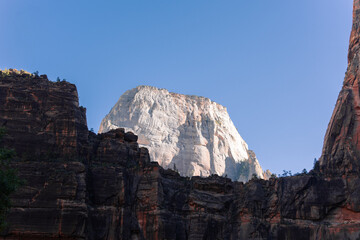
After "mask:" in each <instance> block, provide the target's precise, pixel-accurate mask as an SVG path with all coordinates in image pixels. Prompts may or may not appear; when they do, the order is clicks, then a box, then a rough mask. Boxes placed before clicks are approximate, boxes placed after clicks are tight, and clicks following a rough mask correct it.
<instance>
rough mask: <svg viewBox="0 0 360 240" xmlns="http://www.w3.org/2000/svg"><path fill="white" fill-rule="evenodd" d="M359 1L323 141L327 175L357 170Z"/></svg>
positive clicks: (359, 141)
mask: <svg viewBox="0 0 360 240" xmlns="http://www.w3.org/2000/svg"><path fill="white" fill-rule="evenodd" d="M359 67H360V1H359V0H354V10H353V26H352V31H351V36H350V46H349V54H348V68H347V72H346V75H345V79H344V83H343V87H342V90H341V92H340V94H339V97H338V100H337V102H336V106H335V109H334V112H333V115H332V117H331V120H330V123H329V126H328V129H327V132H326V135H325V140H324V147H323V151H322V157H321V158H320V170H321V172H322V173H324V174H326V175H330V176H331V175H337V176H339V175H351V174H355V175H358V174H359V173H360V89H359V81H360V69H359Z"/></svg>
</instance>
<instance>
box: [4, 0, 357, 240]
mask: <svg viewBox="0 0 360 240" xmlns="http://www.w3.org/2000/svg"><path fill="white" fill-rule="evenodd" d="M359 17H360V0H355V1H354V26H353V31H352V34H351V39H350V50H349V66H348V71H347V73H346V77H345V81H344V86H343V89H342V90H341V92H340V95H339V99H338V102H337V104H336V107H335V110H334V114H333V116H332V118H331V121H330V124H329V128H328V131H327V133H326V136H325V141H324V148H323V155H322V157H321V159H320V163H319V164H317V166H316V168H315V169H314V170H312V171H311V172H310V173H309V174H300V175H297V176H292V177H286V178H274V177H272V178H270V179H269V180H267V181H266V180H263V179H252V180H250V181H249V182H247V183H245V184H244V183H242V182H232V181H231V180H230V179H229V178H224V177H219V176H217V175H211V176H210V177H207V178H202V177H192V178H189V177H181V176H180V175H179V173H177V172H175V171H173V170H170V169H167V170H165V169H163V168H162V167H161V166H159V164H158V163H157V162H150V156H149V153H148V151H147V149H145V148H139V145H138V143H137V140H138V138H137V136H136V135H134V134H133V133H131V132H125V130H124V129H115V130H111V131H109V132H107V133H103V134H99V135H96V134H94V133H91V132H89V131H88V130H87V128H86V118H85V114H84V111H83V110H82V109H81V108H80V107H79V106H78V99H77V93H76V89H75V88H74V86H73V85H72V84H69V83H65V82H64V83H51V82H48V81H47V80H46V78H45V76H43V77H40V78H38V77H35V76H32V75H28V74H25V73H23V72H18V71H11V72H10V73H8V72H6V74H3V72H0V73H1V74H0V93H1V95H0V100H1V105H0V111H1V114H0V123H1V124H2V126H6V128H7V129H8V136H7V137H6V138H5V139H4V141H2V142H1V143H0V144H1V146H8V147H12V148H15V149H16V150H17V151H18V154H19V158H17V159H14V161H13V162H12V165H13V167H15V168H17V169H18V173H19V175H20V177H21V178H23V179H25V180H26V183H25V184H24V185H23V186H22V187H21V188H20V189H19V190H18V191H17V192H16V193H15V194H13V195H12V196H11V199H12V203H13V206H12V208H11V211H10V213H9V215H8V218H7V220H8V223H9V227H8V228H7V229H5V231H3V232H2V233H0V239H1V240H15V239H27V240H35V239H68V240H70V239H88V240H97V239H104V240H105V239H106V240H112V239H124V240H125V239H126V240H127V239H140V240H145V239H154V240H155V239H179V240H186V239H191V240H204V239H207V240H215V239H226V240H228V239H229V240H233V239H295V240H301V239H354V240H355V239H359V238H360V175H359V165H360V164H359V159H360V155H359V143H358V134H359V130H358V129H359V119H358V117H359V116H360V114H359V111H360V110H359V109H360V108H359V101H358V99H359V89H358V79H359V76H360V75H359V72H358V71H359V70H358V61H359V60H358V58H359V54H360V53H359V51H360V48H359V45H358V44H359V42H358V36H359V31H358V29H359V28H358V27H359V26H360V25H359V21H360V19H359ZM35 80H36V81H35ZM56 84H61V85H59V86H61V87H59V86H58V85H56ZM44 89H46V91H45V90H44ZM49 93H51V94H49ZM54 116H58V118H56V117H54ZM195 129H196V128H195ZM24 137H25V138H24ZM47 148H50V149H51V150H52V151H53V152H54V153H55V154H52V155H46V154H48V153H47ZM25 153H26V154H27V155H26V156H25ZM249 155H250V160H251V161H255V159H256V158H255V156H254V155H253V154H252V153H251V152H249ZM79 160H81V161H79Z"/></svg>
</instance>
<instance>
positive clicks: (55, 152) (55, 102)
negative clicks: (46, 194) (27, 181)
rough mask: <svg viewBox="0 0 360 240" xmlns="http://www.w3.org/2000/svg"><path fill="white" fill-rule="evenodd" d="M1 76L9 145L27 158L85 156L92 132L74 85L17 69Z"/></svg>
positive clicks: (1, 112) (1, 111)
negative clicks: (89, 135) (89, 129)
mask: <svg viewBox="0 0 360 240" xmlns="http://www.w3.org/2000/svg"><path fill="white" fill-rule="evenodd" d="M0 75H1V76H0V78H1V81H0V127H5V128H6V131H7V133H8V134H7V135H6V136H5V138H6V139H5V140H6V141H4V143H6V145H8V146H9V147H11V148H15V150H16V151H17V153H18V154H20V155H21V157H22V158H23V159H27V160H31V159H29V158H30V157H32V158H36V159H38V158H48V157H53V158H54V157H57V156H60V155H61V156H63V157H67V158H69V157H72V158H74V157H76V156H79V155H83V153H84V151H85V149H84V148H85V146H84V145H86V144H87V139H88V132H89V131H88V129H87V123H86V110H85V108H83V107H80V106H79V99H78V93H77V90H76V86H75V85H74V84H71V83H68V82H65V81H63V82H56V83H54V82H51V81H49V80H48V79H47V77H46V75H41V76H35V75H32V74H29V73H26V72H24V71H21V72H20V71H17V70H10V71H7V72H6V73H5V71H1V72H0Z"/></svg>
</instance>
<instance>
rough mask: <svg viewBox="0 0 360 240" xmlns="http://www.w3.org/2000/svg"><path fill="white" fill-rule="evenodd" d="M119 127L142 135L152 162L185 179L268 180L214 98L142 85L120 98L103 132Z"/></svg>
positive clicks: (228, 117)
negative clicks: (253, 178)
mask: <svg viewBox="0 0 360 240" xmlns="http://www.w3.org/2000/svg"><path fill="white" fill-rule="evenodd" d="M118 127H124V128H125V129H126V130H127V131H133V132H134V133H135V134H137V135H138V136H139V144H141V145H142V146H145V147H147V148H148V149H149V152H150V155H151V159H152V160H153V161H157V162H159V164H160V165H161V166H163V167H165V168H174V169H176V170H178V171H179V172H180V174H182V175H184V176H209V175H211V174H218V175H221V176H222V175H223V176H228V177H230V178H231V179H233V180H240V181H247V180H249V179H250V178H251V177H252V175H253V174H255V175H257V176H258V177H260V178H264V174H263V170H262V169H261V167H260V164H259V162H258V160H257V158H256V156H255V154H254V153H252V152H250V151H249V149H248V145H247V144H246V142H245V141H244V140H243V139H242V137H241V136H240V134H239V133H238V131H237V129H236V128H235V126H234V124H233V122H232V121H231V119H230V116H229V114H228V113H227V110H226V108H225V107H224V106H222V105H220V104H218V103H216V102H214V101H211V100H210V99H209V98H205V97H200V96H195V95H183V94H178V93H172V92H169V91H168V90H166V89H160V88H156V87H151V86H138V87H136V88H134V89H131V90H128V91H126V92H125V93H124V94H123V95H122V96H121V97H120V99H119V100H118V102H117V103H116V104H115V106H114V107H113V108H112V109H111V111H110V113H109V114H108V115H107V116H106V117H105V118H104V119H103V120H102V122H101V125H100V129H99V132H100V133H102V132H106V131H109V130H110V129H115V128H118Z"/></svg>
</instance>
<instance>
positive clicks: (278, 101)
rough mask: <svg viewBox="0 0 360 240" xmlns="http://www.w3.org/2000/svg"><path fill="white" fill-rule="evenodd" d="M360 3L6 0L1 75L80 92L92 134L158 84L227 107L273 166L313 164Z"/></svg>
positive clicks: (0, 23)
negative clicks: (16, 74)
mask: <svg viewBox="0 0 360 240" xmlns="http://www.w3.org/2000/svg"><path fill="white" fill-rule="evenodd" d="M351 18H352V0H301V1H291V0H273V1H269V0H221V1H220V0H216V1H215V0H166V1H165V0H162V1H160V0H126V1H121V0H116V1H110V0H109V1H100V0H99V1H89V0H86V1H85V0H84V1H82V0H58V1H55V0H31V1H30V0H0V29H1V35H0V36H1V37H0V68H1V69H4V68H17V69H24V70H27V71H30V72H34V71H39V72H40V74H47V75H48V77H49V78H50V79H52V80H56V77H58V76H59V77H60V78H65V79H66V80H67V81H69V82H72V83H75V84H76V85H77V88H78V91H79V96H80V104H81V105H83V106H84V107H86V108H87V119H88V125H89V128H94V129H95V130H96V131H97V129H98V128H99V124H100V121H101V120H102V118H103V117H104V116H105V115H106V114H107V113H108V112H109V111H110V109H111V107H112V106H113V105H114V104H115V103H116V101H117V100H118V98H119V97H120V95H121V94H122V93H124V92H125V91H126V90H128V89H131V88H134V87H136V86H138V85H152V86H155V87H160V88H166V89H168V90H169V91H172V92H177V93H183V94H193V95H200V96H204V97H208V98H210V99H211V100H213V101H215V102H218V103H220V104H222V105H224V106H226V107H227V109H228V112H229V114H230V117H231V118H232V120H233V122H234V124H235V126H236V127H237V129H238V130H239V132H240V135H241V136H242V137H243V138H244V139H245V141H246V142H247V143H248V145H249V148H250V149H252V150H254V151H255V153H256V154H257V157H258V159H259V161H260V164H261V165H262V167H263V168H264V169H270V170H271V171H272V172H275V173H281V172H282V170H283V169H286V170H292V171H293V172H297V171H301V170H302V169H303V168H307V169H311V168H312V165H313V160H314V158H319V156H320V154H321V149H322V144H323V138H324V135H325V131H326V128H327V125H328V122H329V120H330V117H331V114H332V110H333V108H334V105H335V103H336V99H337V96H338V93H339V91H340V89H341V86H342V81H343V78H344V73H345V71H346V66H347V49H348V42H349V36H350V30H351V20H352V19H351Z"/></svg>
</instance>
